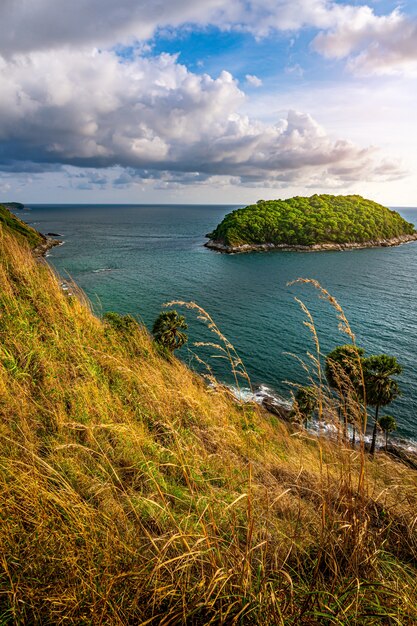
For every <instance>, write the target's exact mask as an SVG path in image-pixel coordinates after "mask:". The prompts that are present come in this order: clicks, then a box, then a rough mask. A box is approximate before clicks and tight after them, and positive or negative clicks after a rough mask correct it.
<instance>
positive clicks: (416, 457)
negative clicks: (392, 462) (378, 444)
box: [380, 444, 417, 470]
mask: <svg viewBox="0 0 417 626" xmlns="http://www.w3.org/2000/svg"><path fill="white" fill-rule="evenodd" d="M380 451H381V452H384V451H385V452H386V453H387V454H390V455H391V456H393V457H395V458H396V459H398V460H399V461H401V462H402V463H404V465H407V467H410V468H411V469H414V470H417V454H416V453H415V452H409V451H407V450H403V449H402V448H399V447H398V446H394V445H392V444H390V445H388V446H387V449H386V450H385V448H381V450H380Z"/></svg>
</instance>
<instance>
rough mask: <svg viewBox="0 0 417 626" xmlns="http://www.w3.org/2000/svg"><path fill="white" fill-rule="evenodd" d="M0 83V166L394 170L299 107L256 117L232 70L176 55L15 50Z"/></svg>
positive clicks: (259, 172)
mask: <svg viewBox="0 0 417 626" xmlns="http://www.w3.org/2000/svg"><path fill="white" fill-rule="evenodd" d="M39 77H43V80H39ZM0 83H1V85H2V98H1V100H0V145H1V146H2V148H1V151H0V169H2V170H3V171H12V170H13V168H15V171H19V170H20V171H30V170H31V169H32V171H33V172H35V171H40V170H42V169H44V170H45V171H48V170H51V169H52V170H54V169H57V168H60V167H63V166H68V165H71V166H78V167H88V168H99V169H101V168H109V167H114V166H121V167H123V168H130V169H131V170H136V171H137V172H139V173H140V174H139V176H141V177H142V178H145V174H144V172H147V174H146V176H147V177H148V178H154V179H155V178H160V179H161V180H162V178H163V179H164V180H165V181H173V180H174V179H175V181H176V182H177V183H179V184H180V183H183V184H191V183H194V182H196V181H198V180H203V179H207V178H208V177H213V176H215V177H217V176H226V177H238V178H239V179H240V180H241V181H243V182H244V183H245V184H252V183H258V182H262V181H269V182H274V181H276V182H277V183H280V184H281V183H283V182H285V181H294V180H307V179H309V178H311V177H315V176H318V177H321V176H322V177H325V178H326V179H328V180H333V181H334V183H335V184H338V183H339V182H340V181H350V180H353V178H354V177H356V178H357V179H360V180H365V179H377V180H381V179H385V178H386V176H387V175H389V176H392V175H393V172H392V171H390V172H387V171H386V168H385V167H384V166H383V165H382V164H381V163H380V160H379V158H378V155H377V151H376V150H375V149H374V148H367V149H363V148H359V147H358V146H356V145H354V144H353V143H350V142H347V141H343V140H333V139H332V138H331V137H329V136H328V135H327V134H326V132H325V131H324V130H323V129H322V128H321V127H320V126H319V125H318V124H317V123H316V122H315V121H314V120H313V119H312V118H311V116H309V115H307V114H303V113H299V112H295V111H290V112H289V113H288V115H287V116H286V117H285V118H283V119H278V120H277V121H276V123H274V124H264V123H261V122H260V121H257V120H256V119H252V118H250V117H248V116H247V115H244V114H242V113H240V112H239V111H240V109H241V107H242V105H243V103H244V102H245V94H244V93H243V92H242V91H241V90H240V89H239V87H238V84H237V81H236V80H234V78H233V77H232V75H231V74H230V73H228V72H222V73H221V74H220V75H219V76H218V77H217V78H212V77H211V76H209V75H208V74H203V75H197V74H194V73H192V72H190V71H189V70H188V69H187V68H186V67H185V66H183V65H181V64H179V63H178V60H177V58H176V56H172V55H167V54H162V55H160V56H159V57H156V58H143V57H140V56H136V57H135V58H133V59H131V60H121V59H120V58H119V57H118V56H117V54H116V53H114V52H111V51H107V52H98V51H95V52H93V53H87V52H83V51H79V52H73V51H68V50H63V51H59V52H57V53H55V54H54V55H50V54H48V53H46V52H37V53H32V54H30V55H17V56H15V57H14V58H13V59H9V60H5V59H3V60H1V58H0ZM399 171H400V170H399V169H398V167H397V172H399ZM199 177H200V178H199ZM79 184H81V185H84V187H83V188H90V187H85V185H89V186H91V185H97V184H99V183H98V182H97V180H94V179H93V178H90V179H88V180H86V179H82V180H80V181H79ZM100 184H103V185H104V184H105V182H104V180H103V181H101V183H100Z"/></svg>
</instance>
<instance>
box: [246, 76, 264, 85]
mask: <svg viewBox="0 0 417 626" xmlns="http://www.w3.org/2000/svg"><path fill="white" fill-rule="evenodd" d="M245 78H246V82H247V83H248V85H250V86H251V87H262V80H261V79H260V78H259V77H258V76H255V75H254V74H246V76H245Z"/></svg>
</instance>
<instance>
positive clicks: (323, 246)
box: [204, 233, 417, 254]
mask: <svg viewBox="0 0 417 626" xmlns="http://www.w3.org/2000/svg"><path fill="white" fill-rule="evenodd" d="M412 241H417V233H412V234H410V235H408V234H406V235H399V236H398V237H392V238H391V239H374V240H372V241H362V242H352V243H350V242H346V243H316V244H312V245H311V246H303V245H291V244H286V243H278V244H275V243H253V244H250V243H245V244H242V245H240V246H228V245H226V244H224V243H223V242H221V241H207V242H206V243H205V244H204V245H205V246H206V248H210V249H211V250H215V251H216V252H223V253H225V254H239V253H244V252H269V251H273V250H280V251H282V252H326V251H339V252H341V251H343V250H360V249H363V248H389V247H392V246H400V245H402V244H404V243H410V242H412Z"/></svg>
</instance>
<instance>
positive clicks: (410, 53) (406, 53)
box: [313, 6, 417, 75]
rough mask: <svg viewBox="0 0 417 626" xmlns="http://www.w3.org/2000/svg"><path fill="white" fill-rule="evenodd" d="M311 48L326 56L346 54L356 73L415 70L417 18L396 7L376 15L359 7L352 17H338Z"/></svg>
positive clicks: (333, 56)
mask: <svg viewBox="0 0 417 626" xmlns="http://www.w3.org/2000/svg"><path fill="white" fill-rule="evenodd" d="M313 47H314V49H315V50H316V51H318V52H319V53H321V54H322V55H324V56H325V57H327V58H334V59H341V58H346V57H348V58H349V60H348V68H349V69H350V70H351V71H352V72H354V73H356V74H363V75H369V74H396V73H404V72H410V71H411V72H415V71H417V20H416V19H415V18H414V19H413V18H411V17H407V16H406V15H404V14H403V13H401V12H400V11H399V10H398V9H396V10H395V11H393V12H392V13H390V14H389V15H382V16H377V15H375V13H374V12H373V10H372V9H370V8H369V7H366V6H365V7H360V8H358V9H357V11H356V12H355V13H354V14H352V19H348V20H339V21H337V23H336V24H335V27H334V28H332V29H331V30H329V31H328V32H322V33H320V34H319V35H317V37H316V38H315V40H314V42H313Z"/></svg>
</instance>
